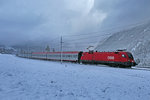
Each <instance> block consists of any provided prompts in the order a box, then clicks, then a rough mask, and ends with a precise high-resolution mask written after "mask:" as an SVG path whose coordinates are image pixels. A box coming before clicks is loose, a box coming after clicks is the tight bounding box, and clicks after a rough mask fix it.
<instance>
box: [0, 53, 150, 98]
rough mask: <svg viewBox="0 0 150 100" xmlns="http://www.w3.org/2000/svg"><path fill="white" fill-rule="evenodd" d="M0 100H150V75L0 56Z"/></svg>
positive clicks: (92, 66) (101, 67)
mask: <svg viewBox="0 0 150 100" xmlns="http://www.w3.org/2000/svg"><path fill="white" fill-rule="evenodd" d="M0 100H150V71H146V70H134V69H122V68H111V67H105V66H103V65H99V66H95V65H79V64H72V63H63V64H60V63H59V62H51V61H41V60H32V59H25V58H19V57H16V56H12V55H2V54H0Z"/></svg>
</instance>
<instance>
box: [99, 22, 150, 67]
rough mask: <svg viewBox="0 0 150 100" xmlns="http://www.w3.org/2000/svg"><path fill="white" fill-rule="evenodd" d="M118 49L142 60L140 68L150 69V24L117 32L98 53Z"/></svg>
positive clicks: (101, 44) (100, 45)
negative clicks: (124, 50) (125, 50)
mask: <svg viewBox="0 0 150 100" xmlns="http://www.w3.org/2000/svg"><path fill="white" fill-rule="evenodd" d="M117 49H127V51H130V52H132V53H133V55H134V57H135V58H136V59H140V61H141V63H140V64H139V66H140V67H141V66H143V67H150V62H149V61H150V22H147V23H144V24H142V25H139V26H136V27H134V28H130V29H128V30H124V31H120V32H117V33H115V34H113V35H112V36H110V37H109V38H108V39H107V40H105V41H104V42H103V43H100V44H99V45H98V46H97V48H96V50H98V51H115V50H117Z"/></svg>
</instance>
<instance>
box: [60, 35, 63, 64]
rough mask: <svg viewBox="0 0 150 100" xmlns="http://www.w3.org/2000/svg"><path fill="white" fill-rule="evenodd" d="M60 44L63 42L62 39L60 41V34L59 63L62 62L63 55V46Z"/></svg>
mask: <svg viewBox="0 0 150 100" xmlns="http://www.w3.org/2000/svg"><path fill="white" fill-rule="evenodd" d="M62 44H63V41H62V36H61V39H60V46H61V54H60V60H61V64H62V61H63V60H62V57H63V47H62Z"/></svg>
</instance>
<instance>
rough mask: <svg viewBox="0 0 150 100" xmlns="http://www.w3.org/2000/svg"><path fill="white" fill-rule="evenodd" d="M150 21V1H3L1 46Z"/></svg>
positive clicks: (0, 18)
mask: <svg viewBox="0 0 150 100" xmlns="http://www.w3.org/2000/svg"><path fill="white" fill-rule="evenodd" d="M148 18H150V0H0V44H5V45H15V44H20V43H23V42H26V41H29V40H36V39H41V40H42V38H43V39H44V38H47V37H48V38H49V39H50V40H51V39H53V38H55V37H57V36H61V35H66V34H80V33H89V32H95V31H99V30H101V29H105V28H106V29H109V28H111V27H112V26H113V27H115V26H120V25H122V26H123V25H127V24H130V23H136V22H139V21H142V20H144V19H148Z"/></svg>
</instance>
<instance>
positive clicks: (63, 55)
mask: <svg viewBox="0 0 150 100" xmlns="http://www.w3.org/2000/svg"><path fill="white" fill-rule="evenodd" d="M17 56H19V57H24V58H30V59H42V60H51V61H68V62H76V63H80V64H104V65H109V66H113V67H122V68H131V67H132V66H135V65H137V64H136V62H135V60H134V58H133V55H132V54H131V53H130V52H127V51H119V50H118V51H114V52H97V51H93V50H92V51H89V52H83V51H72V52H31V53H28V52H22V53H19V54H18V55H17Z"/></svg>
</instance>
